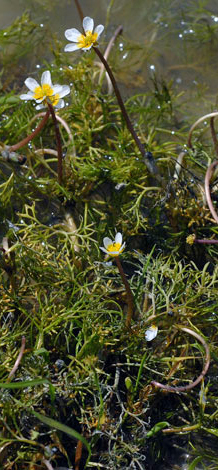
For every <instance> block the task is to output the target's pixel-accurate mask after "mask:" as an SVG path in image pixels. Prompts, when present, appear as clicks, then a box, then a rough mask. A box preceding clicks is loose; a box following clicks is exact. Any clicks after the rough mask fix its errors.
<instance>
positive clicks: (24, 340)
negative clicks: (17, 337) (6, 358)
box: [7, 336, 26, 382]
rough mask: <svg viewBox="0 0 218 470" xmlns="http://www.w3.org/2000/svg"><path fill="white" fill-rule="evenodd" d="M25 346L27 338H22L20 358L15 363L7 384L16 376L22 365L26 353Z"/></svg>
mask: <svg viewBox="0 0 218 470" xmlns="http://www.w3.org/2000/svg"><path fill="white" fill-rule="evenodd" d="M25 345H26V338H25V336H22V341H21V348H20V352H19V354H18V357H17V359H16V361H15V364H14V367H13V369H12V370H11V372H10V374H9V376H8V378H7V382H8V381H9V380H10V379H11V378H12V377H13V375H14V374H15V372H16V370H17V369H18V367H19V365H20V362H21V359H22V357H23V353H24V351H25Z"/></svg>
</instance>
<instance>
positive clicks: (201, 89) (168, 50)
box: [0, 0, 218, 119]
mask: <svg viewBox="0 0 218 470" xmlns="http://www.w3.org/2000/svg"><path fill="white" fill-rule="evenodd" d="M80 3H81V7H82V9H83V12H84V15H87V16H91V17H93V18H94V19H95V23H96V24H99V23H103V24H104V25H105V24H106V32H105V35H104V37H102V40H101V48H102V49H104V47H105V46H106V44H107V42H108V40H109V39H110V37H111V35H112V33H113V32H114V30H115V28H116V27H117V26H118V25H120V24H122V25H123V36H120V37H119V39H118V44H119V70H117V74H118V79H119V81H120V82H122V83H124V84H125V87H126V93H127V94H128V95H131V94H132V92H134V91H135V90H137V91H142V92H143V91H145V90H146V89H147V88H148V87H149V84H150V80H151V78H152V76H153V74H154V73H156V74H157V76H158V77H163V78H164V79H165V80H166V81H169V80H172V81H173V86H174V87H175V88H176V89H178V91H183V92H184V98H183V99H184V101H187V102H188V110H189V112H190V113H192V114H193V119H194V117H198V116H199V115H201V114H203V113H204V112H205V113H207V112H210V111H211V109H213V110H214V109H215V108H216V95H217V68H218V54H217V47H216V39H217V36H218V2H211V1H207V0H205V1H197V0H194V1H193V0H189V1H187V0H186V1H182V0H174V1H171V0H170V1H169V0H156V1H155V0H154V1H152V0H137V1H135V0H119V1H118V0H112V1H111V0H81V2H80ZM0 5H1V17H0V28H4V27H6V26H8V25H9V24H10V23H11V22H12V21H14V19H15V18H16V17H17V16H18V15H20V14H22V13H23V12H24V11H25V10H29V11H30V12H31V16H32V19H34V21H36V22H38V23H39V24H41V25H42V27H43V25H45V24H48V25H49V27H50V28H51V29H52V30H53V31H54V32H56V33H57V34H58V35H59V37H60V38H62V39H63V37H64V36H63V35H64V31H65V29H67V28H70V27H77V28H80V20H79V17H78V13H77V10H76V7H75V4H74V1H73V0H62V1H61V2H59V1H57V0H53V1H51V0H10V2H9V1H8V0H1V1H0ZM39 62H40V60H39Z"/></svg>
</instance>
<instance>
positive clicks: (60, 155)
mask: <svg viewBox="0 0 218 470" xmlns="http://www.w3.org/2000/svg"><path fill="white" fill-rule="evenodd" d="M47 105H48V109H49V113H50V114H51V117H52V120H53V124H54V128H55V136H56V144H57V154H58V183H59V184H60V185H61V184H62V179H63V165H62V162H63V153H62V144H61V135H60V130H59V125H58V121H57V119H56V115H55V111H54V108H53V106H52V104H51V103H49V101H47Z"/></svg>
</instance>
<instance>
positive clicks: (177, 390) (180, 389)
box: [151, 326, 210, 393]
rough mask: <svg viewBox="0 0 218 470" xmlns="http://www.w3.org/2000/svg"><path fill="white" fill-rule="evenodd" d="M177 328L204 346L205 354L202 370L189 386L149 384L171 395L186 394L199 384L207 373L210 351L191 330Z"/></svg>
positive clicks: (201, 339) (202, 339)
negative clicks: (171, 393)
mask: <svg viewBox="0 0 218 470" xmlns="http://www.w3.org/2000/svg"><path fill="white" fill-rule="evenodd" d="M177 328H178V329H179V330H181V331H184V332H185V333H189V334H190V335H192V336H194V337H195V338H196V339H197V340H198V341H200V343H201V344H203V346H204V349H205V353H206V354H205V361H204V367H203V369H202V372H201V374H200V375H199V376H198V377H197V379H196V380H194V382H191V383H190V384H189V385H184V386H181V387H171V386H170V385H164V384H162V383H160V382H156V381H152V382H151V385H152V386H153V387H158V388H161V389H162V390H166V391H167V392H173V393H180V392H186V391H187V390H191V389H192V388H194V387H196V385H198V384H199V382H200V381H201V380H202V379H203V377H204V376H205V374H206V373H207V371H208V368H209V365H210V351H209V347H208V345H207V343H206V341H205V340H204V338H202V336H200V335H199V334H198V333H196V332H195V331H193V330H191V329H190V328H184V327H180V326H177Z"/></svg>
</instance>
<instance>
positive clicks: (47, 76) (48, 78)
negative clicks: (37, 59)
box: [41, 70, 52, 86]
mask: <svg viewBox="0 0 218 470" xmlns="http://www.w3.org/2000/svg"><path fill="white" fill-rule="evenodd" d="M41 84H42V85H45V84H46V85H50V86H52V83H51V73H50V72H49V70H46V71H45V72H43V74H42V78H41Z"/></svg>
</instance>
